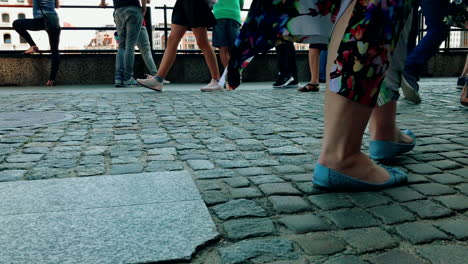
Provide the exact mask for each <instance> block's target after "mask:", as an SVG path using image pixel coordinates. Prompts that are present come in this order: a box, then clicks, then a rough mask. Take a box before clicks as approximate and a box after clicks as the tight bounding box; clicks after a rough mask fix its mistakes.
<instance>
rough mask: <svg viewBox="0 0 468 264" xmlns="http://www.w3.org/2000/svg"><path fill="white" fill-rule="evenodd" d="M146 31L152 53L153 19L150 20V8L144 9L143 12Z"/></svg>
mask: <svg viewBox="0 0 468 264" xmlns="http://www.w3.org/2000/svg"><path fill="white" fill-rule="evenodd" d="M144 19H145V23H146V26H145V27H146V31H147V32H148V36H149V42H150V49H151V54H153V21H151V8H147V9H146V14H145V17H144Z"/></svg>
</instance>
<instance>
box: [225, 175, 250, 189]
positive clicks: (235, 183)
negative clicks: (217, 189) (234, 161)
mask: <svg viewBox="0 0 468 264" xmlns="http://www.w3.org/2000/svg"><path fill="white" fill-rule="evenodd" d="M223 181H224V182H225V183H226V184H227V185H229V186H230V187H232V188H241V187H248V186H249V185H250V182H249V180H248V179H247V178H245V177H234V178H227V179H224V180H223Z"/></svg>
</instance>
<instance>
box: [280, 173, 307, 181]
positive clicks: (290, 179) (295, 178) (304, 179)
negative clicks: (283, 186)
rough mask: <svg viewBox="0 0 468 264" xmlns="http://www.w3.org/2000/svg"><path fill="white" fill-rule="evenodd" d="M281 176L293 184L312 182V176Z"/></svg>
mask: <svg viewBox="0 0 468 264" xmlns="http://www.w3.org/2000/svg"><path fill="white" fill-rule="evenodd" d="M280 176H281V178H283V179H285V180H286V181H291V182H309V181H311V180H312V174H283V175H280Z"/></svg>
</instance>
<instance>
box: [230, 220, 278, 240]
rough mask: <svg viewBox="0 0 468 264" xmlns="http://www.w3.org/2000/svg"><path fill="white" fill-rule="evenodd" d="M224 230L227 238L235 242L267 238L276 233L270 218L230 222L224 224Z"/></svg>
mask: <svg viewBox="0 0 468 264" xmlns="http://www.w3.org/2000/svg"><path fill="white" fill-rule="evenodd" d="M223 229H224V231H225V232H226V234H227V237H228V238H230V239H234V240H239V239H244V238H249V237H258V236H267V235H272V234H274V233H275V232H276V229H275V225H274V224H273V221H271V219H269V218H254V219H240V220H229V221H226V222H224V224H223Z"/></svg>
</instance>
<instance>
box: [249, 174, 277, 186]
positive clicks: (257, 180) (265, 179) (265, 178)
mask: <svg viewBox="0 0 468 264" xmlns="http://www.w3.org/2000/svg"><path fill="white" fill-rule="evenodd" d="M249 179H250V180H251V181H252V182H253V183H254V184H257V185H259V184H263V183H275V182H284V180H283V179H281V178H280V177H278V176H275V175H260V176H250V177H249Z"/></svg>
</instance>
